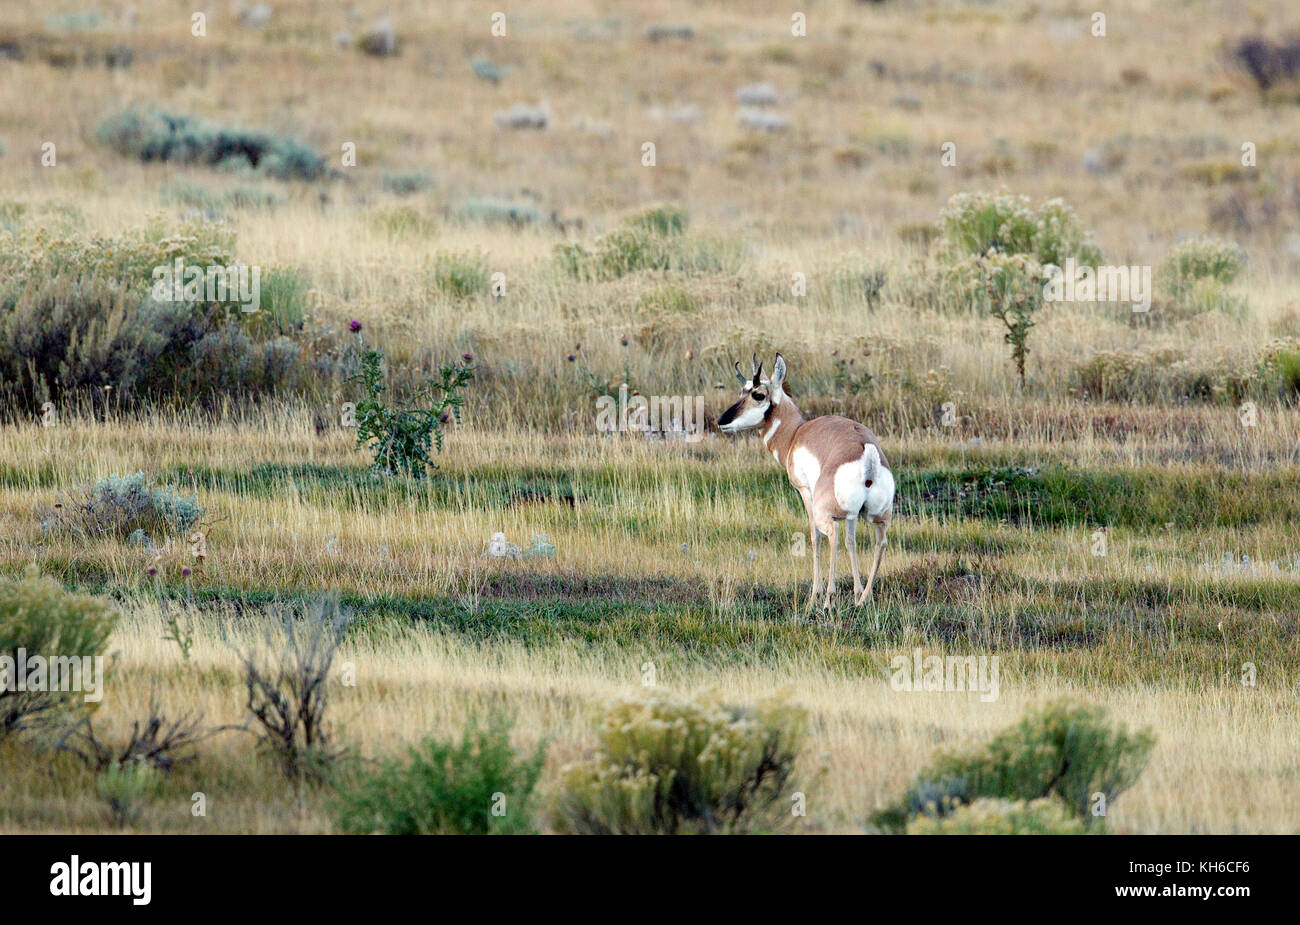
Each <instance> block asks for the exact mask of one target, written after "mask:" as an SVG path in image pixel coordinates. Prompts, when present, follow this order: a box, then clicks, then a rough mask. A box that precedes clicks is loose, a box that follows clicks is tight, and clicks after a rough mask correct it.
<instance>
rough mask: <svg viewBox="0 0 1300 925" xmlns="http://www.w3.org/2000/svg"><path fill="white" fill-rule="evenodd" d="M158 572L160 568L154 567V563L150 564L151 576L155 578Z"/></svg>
mask: <svg viewBox="0 0 1300 925" xmlns="http://www.w3.org/2000/svg"><path fill="white" fill-rule="evenodd" d="M157 574H158V570H157V569H156V568H154V567H153V566H152V565H151V566H149V577H150V578H153V577H154V576H155V575H157Z"/></svg>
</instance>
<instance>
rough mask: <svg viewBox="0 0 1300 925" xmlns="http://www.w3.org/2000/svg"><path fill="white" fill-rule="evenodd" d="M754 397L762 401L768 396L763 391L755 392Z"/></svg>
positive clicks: (755, 399)
mask: <svg viewBox="0 0 1300 925" xmlns="http://www.w3.org/2000/svg"><path fill="white" fill-rule="evenodd" d="M752 398H753V399H754V401H762V400H763V399H765V398H767V396H766V395H764V394H763V393H762V392H754V393H752Z"/></svg>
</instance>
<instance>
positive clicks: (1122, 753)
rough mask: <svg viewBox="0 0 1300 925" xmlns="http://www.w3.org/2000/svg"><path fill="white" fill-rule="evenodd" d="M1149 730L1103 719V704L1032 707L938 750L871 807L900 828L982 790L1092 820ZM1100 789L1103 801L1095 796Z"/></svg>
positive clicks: (1140, 753) (1129, 775) (1122, 782)
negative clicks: (895, 792) (878, 806)
mask: <svg viewBox="0 0 1300 925" xmlns="http://www.w3.org/2000/svg"><path fill="white" fill-rule="evenodd" d="M1154 745H1155V737H1154V736H1153V734H1152V733H1151V731H1150V730H1142V731H1139V732H1133V733H1131V732H1129V731H1128V730H1127V729H1126V728H1125V727H1124V726H1123V725H1112V724H1110V723H1109V722H1108V721H1107V716H1106V711H1105V710H1104V709H1103V708H1102V707H1098V706H1088V705H1074V704H1070V703H1067V702H1057V703H1054V704H1050V705H1048V706H1046V707H1043V708H1042V709H1039V710H1036V711H1034V712H1031V713H1030V714H1029V715H1028V716H1026V717H1025V718H1024V719H1022V720H1021V721H1020V722H1019V723H1018V724H1017V725H1015V726H1013V727H1012V728H1010V729H1007V730H1004V731H1003V732H1000V733H998V734H997V735H996V736H994V737H993V739H992V740H991V741H989V742H988V743H987V744H986V745H985V746H984V747H983V748H979V749H975V750H972V751H969V752H961V753H944V754H941V755H940V756H939V757H938V758H937V759H936V760H935V761H934V762H933V763H932V764H931V765H930V767H929V768H928V769H927V770H926V771H924V772H923V773H922V774H921V775H919V776H918V777H917V779H916V782H915V783H914V784H913V785H912V786H911V787H910V788H908V790H907V792H906V793H905V794H904V795H903V797H902V799H901V800H899V802H897V803H896V804H894V805H893V806H890V807H888V808H886V809H884V810H882V811H880V812H878V813H876V814H875V816H874V819H873V821H874V822H875V823H876V825H878V826H880V827H881V828H882V829H885V830H887V831H891V832H902V831H904V830H905V829H906V828H907V825H908V823H909V821H911V820H912V819H914V818H915V817H916V816H921V815H924V816H934V817H940V818H942V817H946V816H949V815H951V814H952V813H953V812H954V811H955V810H956V809H957V808H958V807H960V806H962V805H965V804H968V803H973V802H974V801H976V800H978V799H979V798H981V797H989V798H995V799H1004V800H1040V799H1047V798H1051V799H1053V800H1055V801H1057V803H1058V804H1059V805H1060V806H1062V807H1063V808H1064V809H1065V810H1066V811H1068V812H1069V813H1071V814H1072V815H1074V816H1075V817H1077V818H1078V819H1081V820H1083V821H1084V822H1085V823H1089V824H1091V823H1093V821H1094V820H1095V819H1096V818H1099V817H1094V816H1093V815H1092V808H1093V806H1094V805H1104V806H1105V807H1109V806H1111V805H1112V804H1113V803H1114V801H1115V799H1116V798H1117V797H1118V796H1119V795H1120V794H1121V793H1123V792H1124V791H1125V790H1127V789H1128V788H1129V787H1131V786H1133V784H1134V783H1135V782H1136V781H1137V779H1138V776H1139V775H1141V773H1142V770H1143V769H1144V768H1145V767H1146V764H1147V760H1148V758H1149V757H1150V754H1151V749H1152V747H1153V746H1154ZM1098 794H1100V795H1101V796H1102V797H1103V799H1104V803H1102V802H1101V801H1096V796H1097V795H1098ZM1094 801H1096V804H1094Z"/></svg>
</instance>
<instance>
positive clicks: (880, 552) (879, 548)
mask: <svg viewBox="0 0 1300 925" xmlns="http://www.w3.org/2000/svg"><path fill="white" fill-rule="evenodd" d="M888 531H889V524H887V523H883V524H876V561H874V562H872V563H871V574H870V575H868V576H867V587H866V590H864V591H863V592H862V597H861V598H860V599H859V600H858V603H859V604H862V603H863V602H865V601H867V600H868V599H870V597H871V586H872V584H873V583H875V580H876V572H877V571H879V570H880V560H881V559H883V558H884V557H885V545H886V540H885V534H886V533H887V532H888Z"/></svg>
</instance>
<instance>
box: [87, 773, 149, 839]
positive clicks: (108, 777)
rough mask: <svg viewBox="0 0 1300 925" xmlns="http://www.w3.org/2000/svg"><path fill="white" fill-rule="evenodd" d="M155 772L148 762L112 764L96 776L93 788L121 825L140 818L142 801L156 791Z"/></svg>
mask: <svg viewBox="0 0 1300 925" xmlns="http://www.w3.org/2000/svg"><path fill="white" fill-rule="evenodd" d="M158 784H159V779H158V773H157V771H155V770H154V769H153V768H152V767H150V766H149V765H147V764H125V765H113V766H112V767H109V768H105V769H104V770H103V771H100V772H99V773H98V774H97V775H96V777H95V792H96V793H97V794H98V795H99V798H100V799H101V800H103V801H104V803H105V804H106V805H107V807H108V811H109V815H110V817H111V818H112V820H113V823H114V824H115V825H116V826H117V827H118V828H121V829H125V828H128V827H130V826H133V825H135V824H136V823H137V822H139V821H140V815H141V814H142V813H143V812H144V809H145V805H146V804H147V803H148V801H149V800H150V799H151V798H152V797H153V796H154V794H156V793H157V791H158Z"/></svg>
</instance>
